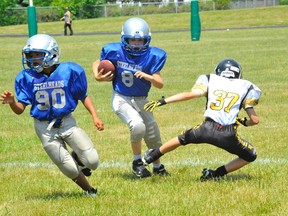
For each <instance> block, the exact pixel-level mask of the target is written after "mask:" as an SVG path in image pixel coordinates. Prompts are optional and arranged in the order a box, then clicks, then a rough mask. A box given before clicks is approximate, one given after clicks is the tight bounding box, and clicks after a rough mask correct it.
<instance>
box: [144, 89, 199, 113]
mask: <svg viewBox="0 0 288 216" xmlns="http://www.w3.org/2000/svg"><path fill="white" fill-rule="evenodd" d="M201 96H202V94H201V93H200V92H199V91H192V92H182V93H179V94H176V95H173V96H170V97H168V98H164V97H162V99H160V100H158V101H149V102H148V103H146V104H145V105H144V109H145V110H146V111H150V112H153V110H154V109H155V108H156V107H159V106H163V105H165V104H168V103H174V102H179V101H185V100H190V99H193V98H198V97H201Z"/></svg>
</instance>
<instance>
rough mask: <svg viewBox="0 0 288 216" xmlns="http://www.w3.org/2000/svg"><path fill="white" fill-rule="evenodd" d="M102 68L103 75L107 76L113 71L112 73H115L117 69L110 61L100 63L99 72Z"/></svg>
mask: <svg viewBox="0 0 288 216" xmlns="http://www.w3.org/2000/svg"><path fill="white" fill-rule="evenodd" d="M102 68H103V69H104V71H103V74H106V73H107V72H109V71H112V73H114V72H115V67H114V65H113V63H112V62H111V61H109V60H102V61H100V63H99V65H98V71H100V70H101V69H102Z"/></svg>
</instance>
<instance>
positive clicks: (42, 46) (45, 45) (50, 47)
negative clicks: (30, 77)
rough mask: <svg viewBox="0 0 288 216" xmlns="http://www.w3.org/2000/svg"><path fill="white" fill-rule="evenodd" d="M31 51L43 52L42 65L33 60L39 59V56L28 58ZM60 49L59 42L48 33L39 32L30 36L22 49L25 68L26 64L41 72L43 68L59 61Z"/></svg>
mask: <svg viewBox="0 0 288 216" xmlns="http://www.w3.org/2000/svg"><path fill="white" fill-rule="evenodd" d="M29 52H41V53H42V57H41V58H40V59H41V60H42V64H41V65H34V64H33V61H35V60H39V59H38V58H37V59H35V58H28V57H27V56H26V54H28V53H29ZM59 57H60V51H59V48H58V44H57V42H56V40H55V39H54V38H52V37H51V36H49V35H47V34H37V35H34V36H32V37H30V38H29V39H28V40H27V42H26V45H25V47H24V48H23V50H22V65H23V68H24V69H25V64H26V65H27V66H28V67H29V68H32V69H34V70H35V71H37V72H38V73H41V72H42V71H43V68H49V67H51V66H53V65H55V64H58V63H59Z"/></svg>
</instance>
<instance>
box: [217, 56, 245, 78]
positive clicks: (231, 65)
mask: <svg viewBox="0 0 288 216" xmlns="http://www.w3.org/2000/svg"><path fill="white" fill-rule="evenodd" d="M215 72H216V75H218V76H222V77H226V78H231V79H241V78H242V67H241V65H240V64H239V63H238V62H237V61H235V60H234V59H224V60H222V61H221V62H219V64H218V65H217V67H216V68H215Z"/></svg>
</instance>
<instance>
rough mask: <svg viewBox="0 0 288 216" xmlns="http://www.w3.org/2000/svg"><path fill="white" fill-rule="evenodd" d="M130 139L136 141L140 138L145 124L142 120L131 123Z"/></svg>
mask: <svg viewBox="0 0 288 216" xmlns="http://www.w3.org/2000/svg"><path fill="white" fill-rule="evenodd" d="M130 130H131V141H132V142H138V141H139V140H141V139H142V138H143V137H144V135H145V132H146V126H145V124H144V123H143V122H137V123H135V124H134V125H131V128H130Z"/></svg>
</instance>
